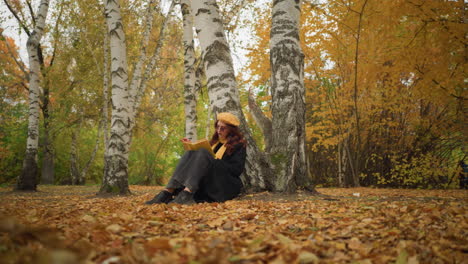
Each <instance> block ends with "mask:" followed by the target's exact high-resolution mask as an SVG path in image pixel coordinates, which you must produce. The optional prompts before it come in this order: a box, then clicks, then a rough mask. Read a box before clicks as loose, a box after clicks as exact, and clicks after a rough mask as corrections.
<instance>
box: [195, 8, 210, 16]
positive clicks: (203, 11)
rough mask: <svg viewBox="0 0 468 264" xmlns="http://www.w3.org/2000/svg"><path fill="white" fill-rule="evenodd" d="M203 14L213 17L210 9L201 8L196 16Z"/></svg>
mask: <svg viewBox="0 0 468 264" xmlns="http://www.w3.org/2000/svg"><path fill="white" fill-rule="evenodd" d="M201 13H205V14H209V15H211V11H210V10H209V9H206V8H200V9H198V10H197V13H196V14H195V16H198V15H199V14H201Z"/></svg>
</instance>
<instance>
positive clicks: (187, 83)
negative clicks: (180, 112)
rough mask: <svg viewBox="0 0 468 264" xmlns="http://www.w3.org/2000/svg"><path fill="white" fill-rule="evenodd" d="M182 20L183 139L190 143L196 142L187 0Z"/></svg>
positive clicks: (184, 3)
mask: <svg viewBox="0 0 468 264" xmlns="http://www.w3.org/2000/svg"><path fill="white" fill-rule="evenodd" d="M181 10H182V17H183V20H184V35H183V42H184V69H185V79H184V99H185V100H184V105H185V137H186V138H188V139H189V140H191V141H195V140H197V137H198V135H197V100H196V97H195V82H196V76H195V52H194V41H193V16H192V12H191V8H190V2H189V0H182V1H181Z"/></svg>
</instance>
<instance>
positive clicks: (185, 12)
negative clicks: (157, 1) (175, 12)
mask: <svg viewBox="0 0 468 264" xmlns="http://www.w3.org/2000/svg"><path fill="white" fill-rule="evenodd" d="M180 5H181V9H182V15H183V18H184V20H186V15H188V14H190V8H189V7H188V6H187V5H186V4H180Z"/></svg>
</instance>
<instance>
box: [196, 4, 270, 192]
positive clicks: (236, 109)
mask: <svg viewBox="0 0 468 264" xmlns="http://www.w3.org/2000/svg"><path fill="white" fill-rule="evenodd" d="M191 3H192V13H193V15H194V22H195V26H196V31H197V34H198V38H199V40H200V46H201V48H202V56H203V61H204V66H205V73H206V77H207V86H208V96H209V98H210V106H211V109H212V111H213V113H214V114H215V115H216V114H217V113H220V112H231V113H232V114H234V115H236V116H237V117H238V118H239V120H240V121H241V130H242V131H243V133H244V135H245V138H246V140H247V144H248V147H247V159H246V165H245V173H244V175H243V176H242V180H243V182H244V185H245V186H246V187H247V188H251V187H253V188H262V189H264V188H268V187H267V185H268V182H266V181H265V179H266V175H268V174H269V170H268V163H267V162H266V159H265V155H263V153H261V152H260V151H259V149H258V147H257V145H256V143H255V141H254V140H253V138H252V135H251V133H250V131H249V130H248V126H247V123H246V121H245V117H244V114H243V113H242V109H241V106H240V100H239V91H238V89H237V82H236V78H235V76H234V68H233V64H232V58H231V51H230V49H229V45H228V43H227V41H226V36H225V34H224V29H223V24H222V21H221V19H220V16H219V10H218V6H217V4H216V1H215V0H193V1H192V2H191Z"/></svg>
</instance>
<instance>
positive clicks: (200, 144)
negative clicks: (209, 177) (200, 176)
mask: <svg viewBox="0 0 468 264" xmlns="http://www.w3.org/2000/svg"><path fill="white" fill-rule="evenodd" d="M182 144H183V145H184V149H185V150H186V151H189V150H199V149H202V148H204V149H206V150H208V152H210V153H211V155H213V157H214V156H215V154H214V152H213V149H212V148H211V145H210V142H208V140H206V139H200V140H197V141H195V142H182Z"/></svg>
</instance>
